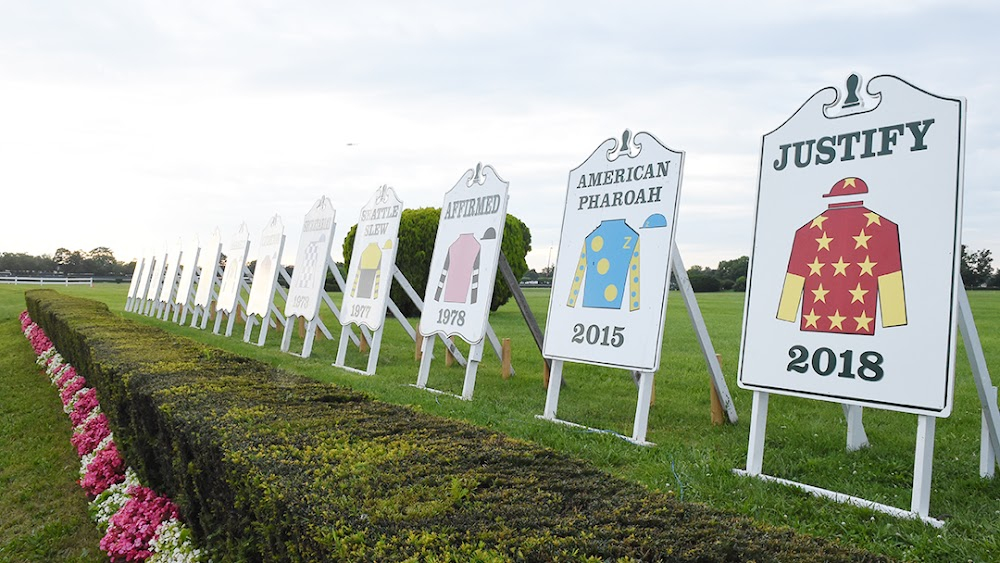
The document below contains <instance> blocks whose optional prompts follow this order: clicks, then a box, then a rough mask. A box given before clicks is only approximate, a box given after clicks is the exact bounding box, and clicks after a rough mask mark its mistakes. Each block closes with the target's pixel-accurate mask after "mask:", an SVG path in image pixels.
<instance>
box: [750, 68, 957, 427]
mask: <svg viewBox="0 0 1000 563" xmlns="http://www.w3.org/2000/svg"><path fill="white" fill-rule="evenodd" d="M964 123H965V104H964V100H961V99H952V98H945V97H942V96H937V95H934V94H931V93H928V92H926V91H924V90H921V89H919V88H917V87H915V86H913V85H911V84H909V83H907V82H905V81H903V80H901V79H899V78H897V77H895V76H889V75H883V76H878V77H875V78H873V79H872V80H870V81H869V82H868V83H867V85H866V87H864V88H863V84H862V81H861V79H860V78H859V77H858V76H857V75H852V76H851V77H850V78H849V79H848V80H847V88H846V91H845V92H844V94H843V95H838V91H837V89H836V88H825V89H823V90H820V91H819V92H817V93H816V94H814V95H813V96H812V97H811V98H809V100H808V101H806V103H805V104H804V105H803V106H802V107H801V108H799V110H798V111H797V112H795V114H794V115H792V117H790V118H789V119H788V120H787V121H786V122H785V123H784V124H783V125H782V126H781V127H779V128H778V129H776V130H774V131H772V132H771V133H768V134H767V135H765V136H764V139H763V144H762V149H761V168H760V176H759V178H760V180H759V182H760V183H759V187H758V196H757V208H756V220H755V224H754V237H753V256H752V260H751V265H750V273H749V281H748V287H747V299H746V305H745V307H746V308H745V312H744V325H743V342H742V346H741V351H740V367H739V384H740V386H741V387H744V388H747V389H753V390H756V391H765V392H773V393H781V394H789V395H797V396H802V397H808V398H814V399H822V400H828V401H834V402H841V403H852V404H858V405H863V406H871V407H877V408H883V409H890V410H897V411H903V412H910V413H914V414H923V415H932V416H939V417H944V416H948V415H949V414H950V412H951V408H952V395H953V390H954V381H953V379H954V359H955V358H954V356H955V334H956V319H957V312H958V309H957V306H956V298H957V293H956V282H958V283H960V280H959V260H960V256H961V250H960V244H961V240H960V238H961V236H960V235H961V219H962V173H963V156H962V155H963V150H964V147H963V144H964V127H965V126H964Z"/></svg>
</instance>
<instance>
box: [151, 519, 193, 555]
mask: <svg viewBox="0 0 1000 563" xmlns="http://www.w3.org/2000/svg"><path fill="white" fill-rule="evenodd" d="M149 549H150V551H152V552H153V555H152V557H150V558H149V559H147V561H149V562H150V563H195V562H197V561H201V550H199V549H197V548H195V547H194V544H193V543H191V532H190V530H188V529H187V527H186V526H184V524H183V523H181V521H180V520H177V519H176V518H171V519H170V520H165V521H163V522H161V523H160V526H159V527H158V528H157V529H156V534H155V535H154V536H153V539H152V541H150V542H149Z"/></svg>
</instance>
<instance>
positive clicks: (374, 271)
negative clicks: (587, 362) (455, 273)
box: [340, 185, 403, 330]
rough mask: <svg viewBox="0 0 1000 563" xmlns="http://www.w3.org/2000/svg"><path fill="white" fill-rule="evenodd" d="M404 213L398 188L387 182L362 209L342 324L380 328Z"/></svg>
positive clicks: (346, 289) (342, 312)
mask: <svg viewBox="0 0 1000 563" xmlns="http://www.w3.org/2000/svg"><path fill="white" fill-rule="evenodd" d="M402 214H403V202H402V201H400V199H399V196H397V195H396V191H395V190H393V189H392V188H391V187H389V186H385V185H383V186H381V187H379V188H378V189H377V190H375V193H374V194H373V195H372V197H371V199H369V200H368V203H367V204H365V206H364V207H363V208H362V209H361V217H360V219H359V221H358V227H357V230H356V231H355V234H354V247H353V251H352V253H351V264H350V267H349V268H348V271H347V287H346V288H344V290H345V291H344V301H343V304H342V306H341V308H340V311H341V314H340V323H341V324H343V325H347V324H350V323H354V324H359V325H364V326H366V327H368V328H369V329H370V330H378V329H379V328H380V327H381V326H382V322H383V321H385V310H386V305H387V304H388V301H389V289H390V288H391V287H392V275H393V271H394V270H395V269H396V248H397V247H398V246H399V221H400V218H401V217H402Z"/></svg>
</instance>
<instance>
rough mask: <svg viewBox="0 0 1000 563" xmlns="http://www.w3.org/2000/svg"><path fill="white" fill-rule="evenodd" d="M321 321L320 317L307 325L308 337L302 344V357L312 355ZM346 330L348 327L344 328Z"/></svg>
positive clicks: (317, 316)
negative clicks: (318, 322)
mask: <svg viewBox="0 0 1000 563" xmlns="http://www.w3.org/2000/svg"><path fill="white" fill-rule="evenodd" d="M317 319H319V315H316V317H315V318H313V319H312V320H310V321H309V322H307V323H306V337H305V340H304V341H303V342H302V357H303V358H308V357H309V355H310V354H312V350H313V340H315V339H316V322H317ZM344 329H345V330H346V329H347V327H344Z"/></svg>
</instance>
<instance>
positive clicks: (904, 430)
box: [0, 284, 1000, 561]
mask: <svg viewBox="0 0 1000 563" xmlns="http://www.w3.org/2000/svg"><path fill="white" fill-rule="evenodd" d="M24 289H25V288H24V287H12V286H0V323H2V324H3V326H6V325H7V324H8V321H9V320H12V319H16V316H17V314H18V313H19V312H20V311H21V310H22V309H23V307H24V302H23V291H24ZM126 289H127V285H125V284H122V285H98V286H96V287H94V288H89V287H61V288H58V291H61V292H63V293H67V294H71V295H77V296H81V297H89V298H93V299H97V300H99V301H105V302H107V303H108V304H109V305H110V307H111V309H112V310H113V311H122V310H123V308H124V303H125V291H126ZM526 294H527V297H528V300H529V302H530V304H531V307H532V309H533V311H534V312H535V316H536V317H537V318H538V319H539V320H540V321H542V322H544V319H545V311H546V308H547V306H548V290H545V289H529V290H527V291H526ZM333 298H334V301H335V302H337V303H339V301H340V298H339V295H334V296H333ZM970 299H971V302H972V308H973V312H974V315H975V316H976V320H977V325H978V328H979V332H980V336H981V338H982V341H983V346H984V349H985V351H986V356H987V360H988V361H990V362H992V363H993V364H994V365H995V359H996V358H998V357H1000V341H998V339H1000V293H996V292H974V293H972V294H971V295H970ZM698 301H699V303H700V307H701V310H702V313H703V314H704V316H705V321H706V324H707V326H708V330H709V332H710V334H711V336H712V341H713V344H714V346H715V348H716V351H717V352H718V353H720V354H722V357H723V362H722V365H723V371H724V372H725V374H726V380H727V382H728V385H729V390H730V392H731V393H732V394H733V398H734V402H735V405H736V409H737V412H738V414H739V416H740V420H739V422H738V423H737V424H735V425H726V426H722V427H716V426H712V425H711V423H710V405H709V376H708V372H707V369H706V366H705V362H704V359H703V357H702V354H701V351H700V349H699V347H698V345H697V341H696V339H695V336H694V331H693V329H692V328H691V324H690V321H689V320H688V317H687V312H686V311H685V310H684V304H683V301H682V299H681V298H680V295H679V294H676V293H675V294H672V295H671V297H670V301H669V303H670V306H669V307H668V311H667V320H666V330H665V339H664V345H663V346H664V348H663V355H662V361H661V365H660V371H659V372H658V373H657V376H656V380H657V381H656V404H655V405H654V406H653V407H652V408H651V411H650V419H649V432H648V436H647V439H648V440H650V441H652V442H655V443H656V444H657V445H656V446H655V447H652V448H643V447H639V446H634V445H632V444H629V443H627V442H625V441H622V440H620V439H617V438H614V437H611V436H608V435H604V434H598V433H592V432H587V431H583V430H580V429H574V428H570V427H565V426H562V425H555V424H551V423H548V422H545V421H541V420H538V419H537V418H536V415H538V414H541V412H542V407H543V405H544V403H545V391H544V389H543V388H542V383H541V381H542V360H541V356H540V354H539V352H538V350H537V349H536V348H535V345H534V342H533V341H532V339H531V337H530V335H529V333H528V330H527V328H526V327H525V325H524V322H523V320H522V319H521V316H520V313H519V312H518V310H517V308H516V306H515V305H514V304H513V301H512V302H510V303H508V304H507V305H505V306H504V307H502V308H501V309H500V310H499V311H498V312H497V313H495V314H493V315H492V316H491V322H492V324H493V326H494V328H495V329H496V331H497V334H498V336H499V337H501V338H504V337H509V338H511V340H512V342H513V348H514V350H513V362H514V366H515V369H516V370H517V374H516V375H515V376H514V377H513V378H511V379H509V380H504V379H502V378H501V376H500V362H499V360H497V359H496V357H495V356H494V355H493V354H492V352H491V351H489V350H487V353H486V354H484V359H483V363H482V364H481V365H480V369H479V376H478V379H477V384H476V391H475V399H474V400H473V401H471V402H465V401H461V400H458V399H455V398H452V397H448V396H442V395H436V394H432V393H428V392H424V391H420V390H417V389H415V388H413V387H410V386H409V385H410V384H412V383H415V382H416V377H417V368H418V364H417V362H416V360H415V359H414V353H413V352H414V345H413V343H412V341H410V340H409V338H408V337H407V335H406V333H405V332H404V331H403V329H402V328H401V327H400V326H399V325H398V324H397V323H396V321H395V320H393V319H391V318H390V319H387V325H386V326H387V328H386V333H385V336H384V339H383V345H382V354H381V357H380V361H379V368H378V371H377V374H376V375H374V376H371V377H366V376H363V375H357V374H353V373H348V372H345V371H342V370H339V369H336V368H333V367H331V365H330V364H331V363H332V362H333V359H334V357H335V355H336V341H332V342H331V341H326V340H322V339H321V340H318V341H317V342H316V344H315V346H314V348H313V355H312V357H311V358H308V359H302V358H298V357H296V356H293V355H290V354H285V353H282V352H281V351H280V350H278V344H279V342H280V338H281V337H280V330H272V332H271V333H270V334H269V337H268V342H267V344H266V346H265V347H263V348H258V347H256V346H254V345H250V344H245V343H243V342H242V334H243V327H242V325H241V324H239V323H237V328H236V329H235V330H234V333H233V336H232V337H230V338H225V337H222V336H215V335H213V334H211V326H212V325H211V324H210V325H209V330H207V331H200V330H197V329H192V328H190V327H187V326H184V327H181V326H177V325H175V324H173V323H165V322H162V321H159V320H156V319H152V318H148V317H142V316H138V315H132V314H126V316H128V317H129V318H133V319H135V320H138V321H140V322H143V323H149V324H152V325H155V326H160V327H162V328H164V329H166V330H168V331H169V332H172V333H174V334H178V335H183V336H188V337H191V338H194V339H196V340H199V341H202V342H206V343H209V344H212V345H214V346H218V347H220V348H224V349H227V350H230V351H234V352H237V353H240V354H244V355H248V356H252V357H255V358H258V359H260V360H263V361H267V362H269V363H272V364H274V365H276V366H278V367H280V368H282V369H286V370H289V371H292V372H296V373H301V374H304V375H306V376H309V377H313V378H315V379H318V380H322V381H329V382H334V383H337V384H341V385H347V386H350V387H353V388H356V389H361V390H364V391H366V392H368V393H370V394H371V395H373V396H375V397H377V398H379V399H382V400H385V401H389V402H393V403H399V404H406V405H411V406H413V407H414V408H416V409H419V410H423V411H426V412H431V413H435V414H439V415H442V416H448V417H453V418H458V419H462V420H467V421H470V422H472V423H475V424H478V425H482V426H486V427H489V428H492V429H495V430H499V431H502V432H504V433H507V434H509V435H511V436H515V437H519V438H523V439H527V440H532V441H535V442H537V443H540V444H542V445H545V446H548V447H552V448H555V449H559V450H562V451H566V452H570V453H572V454H573V455H576V456H578V457H581V458H584V459H587V460H589V461H591V462H592V463H594V464H595V465H596V466H598V467H600V468H603V469H605V470H607V471H609V472H611V473H613V474H616V475H618V476H621V477H624V478H626V479H630V480H633V481H636V482H639V483H642V484H644V485H645V486H647V487H649V488H651V489H656V490H661V491H665V492H668V493H671V494H674V495H676V496H677V497H678V498H681V499H683V500H686V501H694V502H701V503H705V504H708V505H711V506H713V507H717V508H722V509H725V510H729V511H732V512H737V513H741V514H746V515H750V516H752V517H754V518H757V519H758V520H761V521H763V522H767V523H771V524H775V525H785V526H790V527H792V528H794V529H796V530H799V531H803V532H806V533H810V534H814V535H819V536H823V537H828V538H835V539H839V540H840V541H842V542H844V543H848V544H852V545H856V546H859V547H862V548H865V549H869V550H871V551H874V552H878V553H883V554H886V555H889V556H893V557H899V558H904V559H916V560H927V561H967V560H972V561H990V560H996V559H997V555H996V554H997V553H1000V545H998V540H997V537H998V535H1000V534H998V533H1000V483H998V482H997V481H987V480H983V479H980V477H979V473H978V468H979V461H978V455H979V435H980V412H979V400H978V397H977V395H976V390H975V386H974V384H973V381H972V377H971V372H970V370H969V366H968V362H967V361H966V360H965V351H964V349H963V347H962V346H961V344H959V351H958V354H959V362H958V375H957V387H956V393H955V408H954V412H953V414H952V416H951V417H950V418H948V419H943V420H940V421H939V422H938V425H937V440H936V451H935V456H934V462H935V463H934V479H933V488H932V495H931V505H930V512H931V515H932V516H935V517H938V518H943V519H945V520H946V521H947V524H946V525H945V527H944V528H942V529H937V528H933V527H931V526H928V525H925V524H923V523H921V522H918V521H912V520H900V519H897V518H893V517H890V516H886V515H883V514H878V513H873V512H871V511H868V510H864V509H859V508H854V507H850V506H845V505H841V504H837V503H834V502H831V501H827V500H823V499H818V498H814V497H812V496H810V495H808V494H805V493H802V492H800V491H797V490H794V489H790V488H787V487H784V486H780V485H773V484H766V483H762V482H759V481H756V480H750V479H746V478H741V477H737V476H735V475H733V473H732V469H733V468H742V467H744V466H745V460H746V449H747V436H748V432H749V416H750V402H751V394H750V393H749V392H746V391H742V390H740V389H738V388H737V386H736V381H735V377H736V360H737V357H738V352H739V338H740V324H741V316H742V310H743V294H742V293H715V294H699V296H698ZM123 314H124V313H123ZM324 318H325V319H326V322H327V326H329V327H330V329H331V331H332V332H333V333H334V336H335V338H336V337H337V335H338V333H339V324H338V323H336V321H335V320H334V319H332V315H330V314H329V313H328V312H327V313H325V314H324ZM15 322H16V321H15ZM414 323H415V320H414ZM4 334H6V333H4ZM14 336H17V335H16V334H15V335H14ZM2 338H6V336H2V337H0V339H2ZM253 341H256V334H255V337H254V339H253ZM460 348H462V350H463V351H466V350H467V349H468V347H467V346H464V345H461V344H460ZM292 349H293V350H299V349H301V341H300V340H299V339H298V337H297V336H296V338H295V339H294V340H293V344H292ZM443 358H444V352H443V348H442V346H441V345H440V344H439V345H438V346H437V347H436V357H435V360H434V364H433V367H432V371H431V376H430V380H429V382H428V384H429V385H430V386H431V387H434V388H437V389H442V390H446V391H449V392H452V393H460V391H461V387H462V381H463V375H464V372H463V369H462V368H461V367H459V366H458V365H455V366H453V367H451V368H446V367H445V366H444V361H443ZM364 362H365V357H364V356H362V355H361V354H359V353H358V352H357V350H356V349H353V348H352V350H351V352H350V353H349V354H348V364H349V365H352V366H354V367H358V368H360V367H363V365H364ZM996 369H1000V368H996ZM564 377H565V380H566V387H565V388H564V389H563V391H562V394H561V396H560V403H559V417H560V418H563V419H567V420H572V421H575V422H580V423H584V424H587V425H589V426H595V427H600V428H606V429H611V430H614V431H616V432H620V433H622V434H626V435H630V434H631V428H632V419H633V416H634V414H635V401H636V389H635V386H634V384H633V382H632V379H631V377H630V376H629V375H628V373H626V372H624V371H616V370H611V369H604V368H597V367H593V366H584V365H576V364H574V365H567V366H566V368H565V370H564ZM996 380H997V376H994V381H996ZM49 392H50V393H51V391H49ZM53 396H54V394H53ZM54 400H55V401H56V403H55V404H56V406H55V407H54V408H56V409H57V408H58V400H57V399H54ZM60 416H62V415H61V413H60ZM768 422H769V426H768V430H769V432H768V435H767V445H766V449H765V455H764V472H765V473H767V474H770V475H776V476H779V477H783V478H787V479H792V480H797V481H801V482H804V483H808V484H811V485H816V486H819V487H824V488H828V489H832V490H836V491H840V492H844V493H847V494H851V495H855V496H859V497H862V498H866V499H870V500H874V501H877V502H881V503H885V504H890V505H893V506H898V507H901V508H904V509H908V508H909V506H910V486H911V480H912V472H913V450H914V444H915V434H916V426H917V418H916V417H915V416H913V415H905V414H898V413H891V412H887V411H877V410H871V409H869V410H866V412H865V427H866V430H867V432H868V436H869V439H870V440H871V443H872V447H871V448H869V449H866V450H863V451H860V452H854V453H848V452H846V451H845V448H844V445H845V433H846V423H845V421H844V418H843V415H842V413H841V409H840V407H839V406H838V405H836V404H832V403H824V402H819V401H809V400H804V399H795V398H789V397H781V396H776V395H775V396H772V398H771V407H770V415H769V420H768ZM67 424H68V423H67ZM79 494H80V495H82V493H79Z"/></svg>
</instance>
